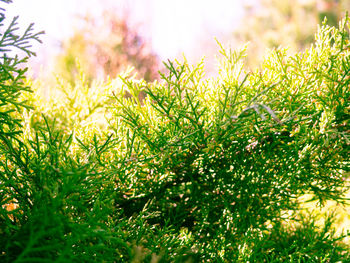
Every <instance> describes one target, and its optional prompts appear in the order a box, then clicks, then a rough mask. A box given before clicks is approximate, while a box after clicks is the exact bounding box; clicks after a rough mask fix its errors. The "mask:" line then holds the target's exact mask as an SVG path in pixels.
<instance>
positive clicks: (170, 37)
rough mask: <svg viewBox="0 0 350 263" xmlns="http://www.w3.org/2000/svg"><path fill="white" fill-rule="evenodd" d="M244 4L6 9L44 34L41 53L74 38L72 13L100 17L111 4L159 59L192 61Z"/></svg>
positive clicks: (31, 0) (221, 0)
mask: <svg viewBox="0 0 350 263" xmlns="http://www.w3.org/2000/svg"><path fill="white" fill-rule="evenodd" d="M244 2H245V1H244V0H215V1H214V0H103V1H101V0H100V1H98V0H14V1H13V3H11V4H9V5H6V10H7V12H6V14H7V16H14V15H19V16H20V26H23V27H25V26H26V25H28V24H29V23H31V22H34V23H35V29H36V30H37V31H40V30H45V32H46V35H45V36H43V37H42V39H43V41H44V47H45V48H46V49H49V50H50V51H43V45H39V46H38V47H37V46H36V47H35V51H37V50H40V52H43V53H44V54H45V53H46V52H48V53H52V52H53V50H55V49H56V51H57V49H58V48H59V47H60V43H61V41H62V40H63V39H64V38H67V37H69V36H70V35H71V34H73V33H74V30H75V25H76V21H77V20H76V14H80V15H83V14H86V12H88V13H89V14H91V15H95V14H101V12H102V10H103V8H104V6H107V4H108V3H112V4H114V5H115V6H117V7H118V8H119V9H121V10H123V8H124V9H125V10H126V9H129V10H130V12H131V16H130V17H131V19H132V20H134V21H132V22H133V23H134V24H135V23H136V24H139V25H144V26H141V27H140V28H141V29H142V30H143V31H149V32H141V34H142V35H145V36H146V37H147V38H148V39H150V40H151V41H152V47H153V49H154V51H155V52H156V53H157V54H158V55H159V56H160V58H161V59H162V60H165V59H167V58H173V57H175V56H177V55H179V54H181V53H182V52H184V53H185V55H186V56H189V57H190V56H191V52H193V51H196V52H197V53H198V49H199V48H203V45H202V46H201V43H198V41H201V39H202V40H203V39H209V38H210V39H211V40H212V41H214V40H213V38H214V36H218V35H221V34H224V33H230V32H232V31H233V30H234V29H235V28H236V26H237V24H238V22H239V21H240V18H241V17H242V15H243V4H244ZM37 53H39V52H37Z"/></svg>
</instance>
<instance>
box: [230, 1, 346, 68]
mask: <svg viewBox="0 0 350 263" xmlns="http://www.w3.org/2000/svg"><path fill="white" fill-rule="evenodd" d="M349 8H350V6H349V1H346V0H260V1H257V2H256V5H254V6H253V5H247V6H246V15H245V17H244V18H243V19H242V21H243V23H242V26H241V28H240V29H239V30H237V31H235V32H234V33H233V39H232V41H234V43H236V44H242V43H246V42H247V41H250V48H249V49H248V56H247V58H246V59H247V61H246V63H247V65H248V66H251V67H254V66H257V65H258V64H259V63H260V62H261V61H262V57H263V55H264V54H266V50H267V49H270V48H277V47H278V46H283V47H288V52H290V54H293V53H296V52H299V51H303V50H304V49H305V48H306V47H308V46H309V45H310V44H311V43H312V42H313V39H314V33H315V31H316V28H317V25H318V24H320V23H322V22H323V20H324V19H325V18H326V19H327V24H328V25H331V26H336V25H337V24H338V22H339V20H340V19H341V17H342V15H344V12H345V11H346V10H349Z"/></svg>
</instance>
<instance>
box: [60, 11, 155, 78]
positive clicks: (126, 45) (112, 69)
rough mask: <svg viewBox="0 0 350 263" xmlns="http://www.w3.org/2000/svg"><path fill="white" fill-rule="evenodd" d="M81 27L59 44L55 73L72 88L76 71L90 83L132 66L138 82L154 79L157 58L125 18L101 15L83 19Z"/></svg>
mask: <svg viewBox="0 0 350 263" xmlns="http://www.w3.org/2000/svg"><path fill="white" fill-rule="evenodd" d="M101 20H102V21H103V23H102V24H101ZM83 23H84V26H83V27H82V29H80V30H78V31H76V32H75V34H74V35H73V36H72V37H71V38H69V39H68V40H66V41H64V42H63V53H62V54H61V55H60V56H59V57H58V62H57V67H56V73H59V74H60V75H61V76H62V77H65V78H66V79H67V80H68V81H69V82H70V83H71V84H73V83H74V80H75V79H76V77H77V76H78V74H79V67H82V69H83V71H84V73H85V74H86V77H87V80H88V81H91V80H92V79H96V78H105V77H106V76H110V77H111V78H115V77H116V76H117V75H118V74H119V73H121V72H123V71H125V70H127V68H128V67H130V66H132V67H134V68H135V71H136V72H137V73H138V77H140V78H144V79H145V80H147V81H152V80H154V79H156V78H157V76H158V70H159V61H158V58H157V56H156V55H155V54H154V53H153V51H152V50H151V47H150V45H149V43H147V42H146V41H145V39H144V38H143V37H142V36H141V35H140V34H139V33H138V32H137V30H136V29H135V28H134V27H132V26H131V25H130V23H129V22H128V21H127V18H119V17H118V16H117V15H116V14H115V13H113V11H105V12H104V14H103V16H102V17H101V18H100V19H97V18H93V17H89V16H87V17H85V18H84V19H83ZM77 61H79V63H80V65H78V64H77Z"/></svg>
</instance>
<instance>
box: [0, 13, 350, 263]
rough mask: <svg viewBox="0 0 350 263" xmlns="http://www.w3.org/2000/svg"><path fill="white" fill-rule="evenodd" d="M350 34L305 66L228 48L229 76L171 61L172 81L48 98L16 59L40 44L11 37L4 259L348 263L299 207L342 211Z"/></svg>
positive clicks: (340, 247) (0, 148) (329, 32)
mask: <svg viewBox="0 0 350 263" xmlns="http://www.w3.org/2000/svg"><path fill="white" fill-rule="evenodd" d="M15 22H16V21H15ZM349 23H350V20H349V18H345V19H344V20H343V22H342V23H341V24H340V26H339V29H336V28H333V27H328V26H323V27H322V28H320V29H319V31H318V33H317V35H316V42H315V44H314V45H312V46H311V47H310V48H309V49H307V50H306V51H305V52H303V53H299V54H296V55H294V56H287V55H286V52H285V50H284V49H277V50H273V51H271V53H270V54H269V56H268V57H267V59H266V60H265V61H264V63H263V65H262V66H261V70H259V71H258V70H257V71H256V72H245V70H244V67H243V63H242V58H243V56H244V52H245V51H244V50H240V51H232V50H229V49H225V48H222V47H221V54H222V60H221V64H220V68H219V73H220V74H219V76H218V77H216V78H212V79H210V78H205V76H204V71H203V64H202V63H200V64H198V65H197V66H195V67H191V66H189V65H188V64H187V63H186V61H185V62H183V63H179V62H176V61H175V62H171V61H168V62H167V63H165V65H166V67H167V69H168V73H166V74H164V75H162V76H161V77H162V80H161V81H160V82H153V83H147V82H145V81H136V80H134V79H133V78H130V77H128V76H120V80H107V82H105V83H97V82H96V83H93V84H92V85H90V84H87V83H86V82H85V80H84V74H81V76H80V79H78V80H77V81H76V83H75V86H71V85H68V84H67V83H66V82H65V81H64V80H59V82H58V84H57V87H56V88H57V89H56V91H55V92H56V93H55V96H52V97H51V98H46V99H45V98H42V97H41V96H40V92H39V91H40V85H41V84H40V83H30V81H28V80H26V79H25V78H24V71H25V70H21V69H19V65H20V63H22V62H24V60H19V59H18V58H10V57H8V56H7V55H6V54H7V53H6V51H5V50H6V49H8V48H10V47H14V46H16V45H17V47H20V48H24V49H25V50H27V44H26V43H25V45H24V44H23V43H24V42H23V41H27V40H30V39H37V36H38V35H37V34H32V33H31V30H28V31H26V32H25V33H24V35H23V36H22V37H20V36H16V35H15V34H14V33H15V30H14V28H11V27H14V25H15V23H13V24H11V25H10V27H9V29H7V31H5V32H9V33H7V34H6V33H2V35H1V37H2V40H0V47H1V51H2V53H1V54H2V55H3V57H2V60H1V63H0V65H1V70H0V85H1V90H0V100H1V105H0V107H1V108H0V110H1V111H0V114H1V115H0V118H1V123H0V125H1V126H0V128H1V130H0V136H1V137H0V140H1V144H0V154H1V155H0V201H1V207H0V211H1V212H0V234H1V235H0V236H1V237H0V249H1V254H0V259H1V261H4V262H28V261H31V262H41V261H44V262H51V261H58V262H75V261H83V262H90V261H91V262H212V261H213V262H337V261H343V262H346V261H347V260H350V259H349V257H348V254H347V251H348V249H349V247H348V246H347V245H346V244H345V243H343V242H342V240H343V238H344V236H345V235H344V236H338V235H335V233H334V229H333V227H332V219H331V218H327V219H326V220H325V223H324V225H323V226H319V225H317V224H316V223H315V218H313V217H312V215H309V217H305V215H304V214H303V213H301V211H300V209H301V205H302V204H301V201H300V200H301V199H300V198H299V197H300V196H302V195H304V194H312V196H313V197H314V198H315V199H316V200H318V201H319V202H320V203H321V204H322V203H324V202H325V201H326V200H329V199H333V200H336V201H338V202H343V203H344V202H345V200H344V199H343V196H344V193H345V192H346V191H347V190H348V188H347V180H348V178H347V177H348V175H349V159H348V155H349V151H348V146H349V123H348V122H349V101H350V98H349V92H348V87H349V84H350V77H349V71H350V49H349V47H350V46H349V45H350V42H349ZM30 29H31V28H30ZM11 41H12V42H11ZM18 41H19V42H18ZM21 41H22V42H21ZM27 54H28V55H30V51H27ZM27 82H29V83H30V85H31V86H32V90H33V91H34V94H30V93H28V91H30V89H29V88H27V87H26V83H27ZM125 93H127V94H128V96H123V95H124V94H125ZM140 93H143V94H147V95H146V97H145V98H144V99H140V96H139V94H140ZM142 97H143V96H142ZM24 99H27V100H28V103H27V104H32V106H34V107H33V109H32V110H31V109H30V108H29V107H28V106H25V105H27V104H25V103H24V102H23V100H24Z"/></svg>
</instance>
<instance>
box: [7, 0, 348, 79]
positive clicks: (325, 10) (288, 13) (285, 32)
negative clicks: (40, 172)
mask: <svg viewBox="0 0 350 263" xmlns="http://www.w3.org/2000/svg"><path fill="white" fill-rule="evenodd" d="M349 8H350V0H216V1H210V0H176V1H174V0H14V1H13V3H12V4H10V5H8V6H7V7H6V10H7V16H15V15H19V16H20V20H19V22H20V24H21V25H26V24H29V23H31V22H34V23H35V28H36V30H38V31H39V30H44V31H45V32H46V34H45V35H44V36H43V37H42V40H43V44H36V45H35V46H34V47H33V49H34V51H35V52H36V53H37V57H34V58H31V60H30V68H31V72H32V74H33V76H34V77H37V76H39V75H40V76H43V75H50V74H51V75H52V73H53V72H54V73H55V74H60V75H61V76H64V77H65V78H66V79H67V80H68V81H70V82H74V79H75V77H76V75H77V74H78V71H79V69H82V70H83V71H84V72H85V73H86V75H87V77H88V79H90V80H92V79H104V78H106V77H107V76H109V77H111V78H114V77H115V76H116V75H117V74H118V73H120V72H122V71H124V70H126V69H127V68H128V66H132V67H134V68H135V71H136V72H137V73H138V77H142V78H144V79H146V80H148V81H152V80H155V79H157V78H158V71H159V70H163V64H162V61H165V60H167V59H171V60H173V59H175V58H178V59H182V57H183V55H185V56H186V58H187V60H188V61H189V63H191V64H194V63H197V62H198V61H200V59H201V58H203V57H204V59H205V64H206V71H207V74H208V75H212V74H215V56H216V55H217V54H218V45H217V43H216V41H215V39H214V37H216V38H217V39H218V40H219V41H220V42H221V43H223V44H224V45H225V46H226V45H229V46H231V47H232V48H233V49H235V48H239V47H241V46H243V45H244V44H245V43H247V42H250V44H249V46H248V56H247V59H246V65H247V67H250V68H253V67H256V66H258V65H259V62H260V61H261V59H262V58H263V56H264V54H265V52H266V49H268V48H275V47H278V46H280V45H282V46H284V47H288V48H289V52H292V53H293V52H298V51H302V50H303V49H304V48H305V47H307V46H308V45H309V44H310V43H311V42H312V41H313V38H314V33H315V32H316V29H317V25H318V24H319V23H321V22H322V21H323V20H324V17H327V23H328V24H329V25H336V24H337V23H338V21H339V20H340V19H341V18H342V17H343V16H344V15H345V12H346V10H349Z"/></svg>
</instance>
